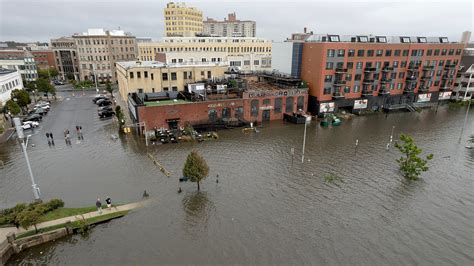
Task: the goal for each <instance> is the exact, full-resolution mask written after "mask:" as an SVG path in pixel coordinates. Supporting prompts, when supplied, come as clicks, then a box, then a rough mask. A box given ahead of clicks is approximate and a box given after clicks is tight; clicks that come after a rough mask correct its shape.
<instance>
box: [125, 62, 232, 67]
mask: <svg viewBox="0 0 474 266" xmlns="http://www.w3.org/2000/svg"><path fill="white" fill-rule="evenodd" d="M117 65H120V66H121V67H123V68H125V69H130V68H138V67H140V68H142V67H146V68H179V67H190V66H192V67H212V66H224V67H225V66H229V65H228V64H227V63H224V62H193V63H191V62H185V63H171V64H167V63H164V62H160V61H125V62H117Z"/></svg>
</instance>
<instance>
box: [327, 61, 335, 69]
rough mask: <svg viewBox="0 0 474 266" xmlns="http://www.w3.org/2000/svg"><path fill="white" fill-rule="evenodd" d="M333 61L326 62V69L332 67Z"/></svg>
mask: <svg viewBox="0 0 474 266" xmlns="http://www.w3.org/2000/svg"><path fill="white" fill-rule="evenodd" d="M333 68H334V63H333V62H326V69H333Z"/></svg>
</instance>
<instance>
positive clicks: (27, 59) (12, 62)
mask: <svg viewBox="0 0 474 266" xmlns="http://www.w3.org/2000/svg"><path fill="white" fill-rule="evenodd" d="M0 68H4V69H9V70H16V71H18V72H19V73H20V75H21V77H22V79H24V80H26V81H35V80H36V79H37V78H38V71H37V68H36V62H35V58H34V57H33V55H32V54H31V53H30V52H29V51H21V53H20V54H17V53H15V54H0Z"/></svg>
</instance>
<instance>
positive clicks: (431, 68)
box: [423, 66, 434, 70]
mask: <svg viewBox="0 0 474 266" xmlns="http://www.w3.org/2000/svg"><path fill="white" fill-rule="evenodd" d="M433 69H434V66H423V70H433Z"/></svg>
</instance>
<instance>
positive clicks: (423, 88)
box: [418, 86, 429, 92]
mask: <svg viewBox="0 0 474 266" xmlns="http://www.w3.org/2000/svg"><path fill="white" fill-rule="evenodd" d="M418 91H423V92H426V91H429V88H428V87H427V86H420V88H418Z"/></svg>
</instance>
